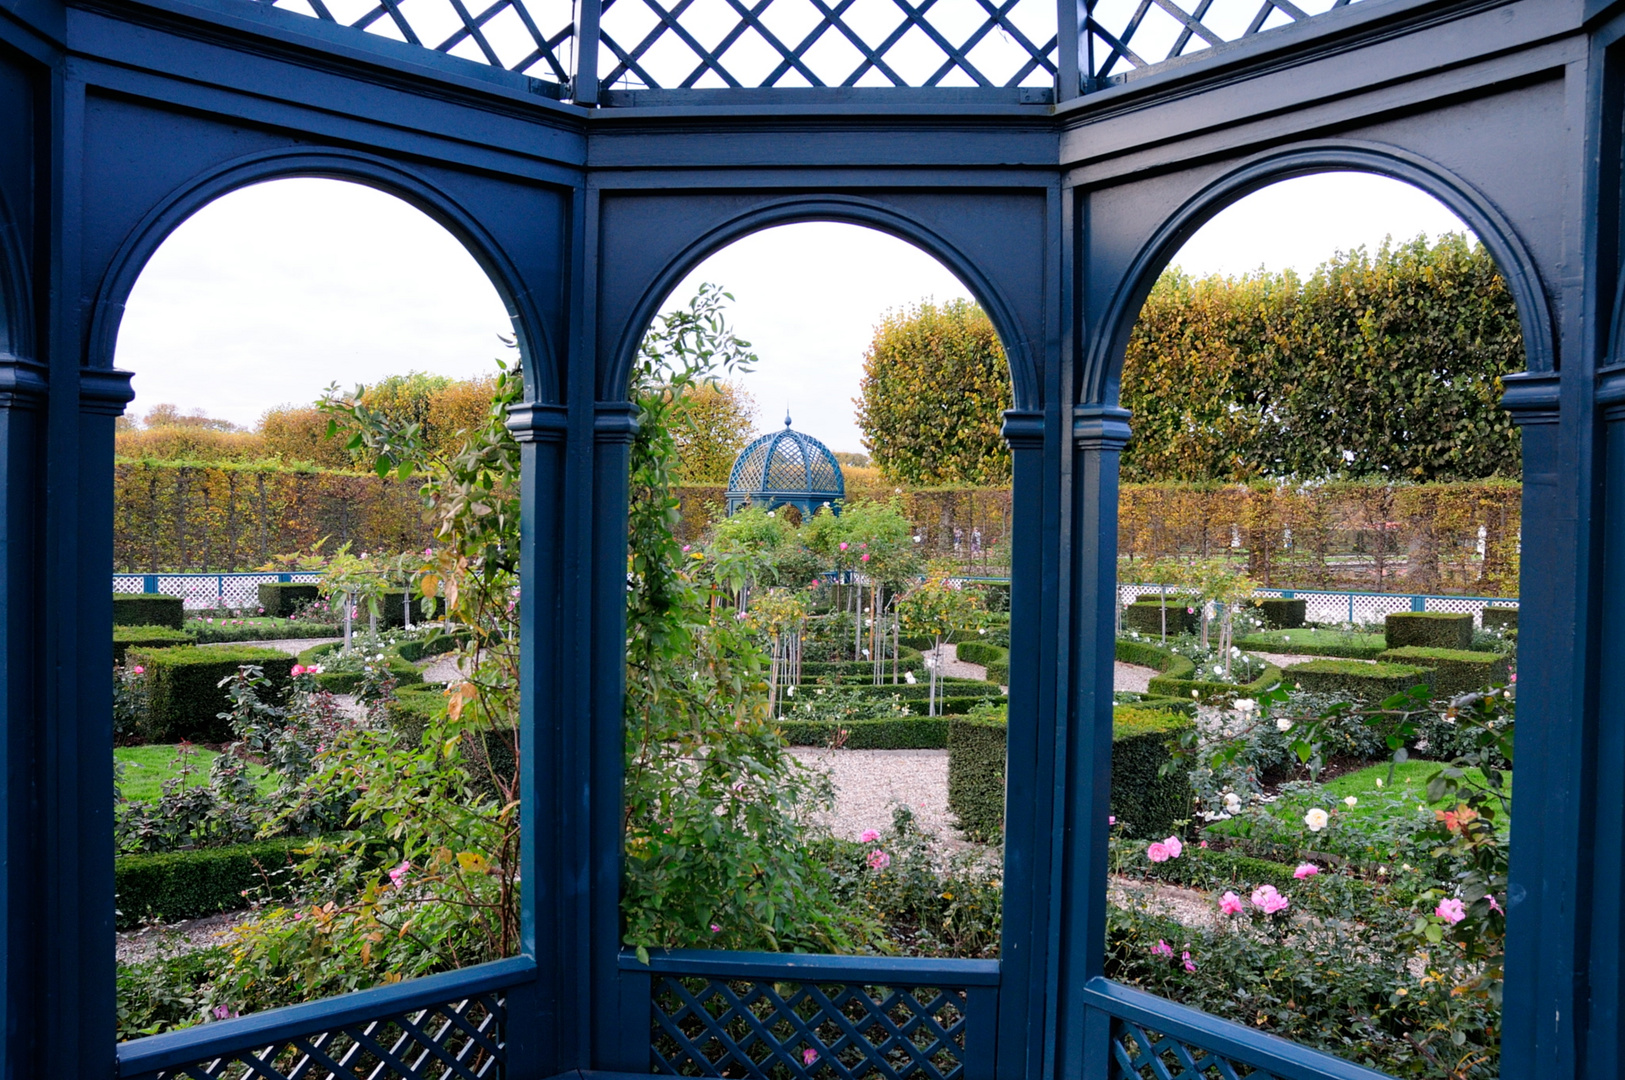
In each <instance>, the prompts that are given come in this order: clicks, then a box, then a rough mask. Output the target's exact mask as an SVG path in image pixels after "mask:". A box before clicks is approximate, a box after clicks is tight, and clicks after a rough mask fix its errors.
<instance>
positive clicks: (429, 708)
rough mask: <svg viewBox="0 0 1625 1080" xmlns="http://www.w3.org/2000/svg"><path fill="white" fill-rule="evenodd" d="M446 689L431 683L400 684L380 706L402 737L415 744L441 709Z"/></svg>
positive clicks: (444, 703) (443, 706)
mask: <svg viewBox="0 0 1625 1080" xmlns="http://www.w3.org/2000/svg"><path fill="white" fill-rule="evenodd" d="M445 707H446V688H445V687H443V686H439V685H436V684H434V683H417V684H414V685H412V686H403V687H401V688H400V689H398V690H397V691H396V692H395V698H394V700H393V701H390V702H388V703H387V704H386V705H385V706H384V719H385V722H386V723H388V724H389V726H390V728H391V729H393V730H394V731H395V732H396V733H398V734H399V735H400V737H401V738H402V739H404V740H405V741H406V742H408V743H410V744H411V745H413V746H416V745H417V744H418V743H419V742H420V741H421V740H422V738H423V732H424V730H425V729H427V728H428V726H429V724H430V723H432V722H433V721H434V720H435V719H436V718H437V717H438V716H439V715H440V714H441V713H442V712H443V711H444V709H445Z"/></svg>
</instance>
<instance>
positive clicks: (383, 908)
mask: <svg viewBox="0 0 1625 1080" xmlns="http://www.w3.org/2000/svg"><path fill="white" fill-rule="evenodd" d="M124 308H125V311H124V314H123V317H122V320H121V321H120V322H119V325H118V342H117V351H116V356H115V357H114V358H113V359H114V360H115V362H116V364H117V365H118V366H119V367H120V368H122V369H124V370H128V371H131V372H133V373H134V378H133V384H134V391H135V402H134V404H133V406H132V408H131V409H130V410H129V413H128V415H127V416H126V417H122V418H120V420H119V422H118V430H117V432H116V435H115V455H116V456H115V460H114V462H112V463H111V465H112V469H113V472H114V483H113V490H114V512H113V520H114V537H113V544H112V548H113V553H114V562H115V574H114V576H113V583H112V584H113V592H114V603H113V608H114V626H113V628H112V640H113V650H114V663H115V667H114V679H113V707H112V722H111V725H110V733H111V734H112V736H113V740H114V747H113V751H112V752H113V755H114V759H115V763H116V764H115V766H114V769H115V781H116V790H117V798H116V802H115V812H114V814H113V818H114V821H115V836H114V843H113V846H114V848H115V852H116V863H115V881H116V890H117V899H116V906H117V928H118V941H117V946H116V948H117V957H118V970H119V977H118V987H119V990H118V993H119V999H118V1025H119V1029H118V1034H119V1038H120V1039H130V1038H135V1037H139V1036H142V1035H149V1034H155V1033H158V1032H162V1031H165V1030H170V1029H173V1028H176V1027H181V1026H189V1025H191V1024H195V1023H211V1022H218V1021H223V1020H229V1019H231V1018H234V1017H237V1016H240V1015H243V1014H247V1013H250V1012H260V1011H263V1010H266V1009H271V1008H275V1007H278V1006H283V1005H289V1004H294V1003H297V1002H302V1001H307V1000H313V999H316V998H322V997H327V996H331V995H335V994H339V993H344V992H347V991H351V990H361V989H366V988H369V987H373V986H379V985H384V984H389V983H395V982H399V981H402V980H405V979H411V978H415V977H419V976H424V975H429V974H433V973H435V972H438V971H444V970H449V969H454V968H464V967H468V966H471V965H474V964H479V963H482V962H485V961H490V960H495V959H499V958H502V957H507V956H513V955H516V954H517V952H518V950H519V948H520V926H521V923H522V922H523V921H524V916H523V911H522V903H521V894H520V874H519V857H520V850H521V847H522V845H521V843H520V829H521V822H520V821H519V817H518V792H519V786H520V782H521V778H520V775H519V771H518V762H519V754H518V727H517V723H518V714H519V681H518V666H519V659H518V649H519V633H518V621H517V620H518V610H519V604H520V601H521V596H520V588H519V586H520V566H519V563H518V555H517V552H518V548H519V545H518V535H519V479H520V478H519V464H518V463H519V451H518V447H517V444H515V443H514V441H513V437H512V436H511V435H510V434H509V432H508V431H507V429H506V427H505V426H504V421H505V420H506V419H507V406H508V405H509V404H511V403H514V402H519V401H522V400H524V392H523V391H524V386H523V384H524V378H523V373H522V371H521V365H520V363H519V357H518V350H517V347H516V345H515V327H514V324H513V322H512V321H511V319H510V316H509V308H508V305H507V304H506V303H505V302H504V300H503V298H502V296H501V295H500V294H499V292H498V289H497V287H496V286H494V284H493V282H492V280H491V278H490V277H489V276H487V273H486V271H485V270H483V269H482V268H481V265H480V263H479V262H478V261H476V259H475V257H474V256H473V255H472V254H471V253H470V251H469V249H468V248H467V247H465V246H464V244H463V243H462V242H460V241H459V240H458V238H457V237H455V236H453V235H452V233H451V232H449V231H448V230H447V229H446V228H445V227H444V226H442V225H441V224H440V223H438V222H437V221H435V220H434V219H432V218H431V217H430V216H428V215H427V214H426V213H424V212H423V211H422V210H420V209H418V208H417V207H416V206H414V205H412V204H411V203H409V202H407V201H404V200H403V199H402V198H398V197H396V196H394V195H392V194H388V193H386V192H384V191H382V190H379V189H378V188H375V187H371V186H364V185H362V184H360V183H351V182H345V181H340V180H334V179H325V178H323V179H318V178H288V179H276V180H272V181H269V182H264V183H256V184H253V185H251V186H246V187H240V188H237V189H234V190H231V191H229V192H227V193H225V194H223V195H221V196H219V197H218V198H216V199H214V200H213V201H211V202H209V203H208V204H207V205H205V206H203V207H202V208H200V209H198V210H196V211H195V212H193V213H192V214H190V215H189V216H188V217H187V218H186V219H185V220H184V221H183V222H181V223H180V224H179V225H178V226H177V227H175V228H174V229H173V231H171V232H170V233H169V234H168V235H167V237H166V238H165V239H164V240H163V243H162V244H161V245H160V246H158V247H157V249H156V250H155V251H153V252H152V253H151V255H150V257H148V258H147V259H146V261H145V263H144V265H142V266H141V267H140V277H139V279H138V280H136V281H135V283H134V285H133V288H132V289H131V291H130V294H129V298H128V301H127V302H126V304H125V305H124ZM475 489H477V490H478V492H479V495H478V496H477V498H476V499H475V500H470V499H468V498H466V497H465V496H466V494H467V492H468V491H470V490H475ZM473 501H477V502H478V503H479V505H478V507H474V506H471V505H470V504H471V502H473ZM524 826H525V827H530V823H528V822H527V823H524ZM437 1008H438V1007H437ZM471 1008H472V1009H473V1012H465V1013H464V1014H462V1015H461V1018H460V1019H459V1020H457V1021H456V1022H455V1023H452V1025H451V1027H449V1028H447V1029H446V1031H440V1028H441V1025H442V1024H443V1023H445V1022H449V1021H450V1020H451V1017H450V1016H449V1015H448V1016H445V1017H442V1018H441V1019H435V1016H434V1015H426V1016H425V1017H423V1018H422V1019H423V1024H424V1027H423V1029H422V1030H421V1031H419V1032H417V1033H415V1034H414V1032H412V1031H409V1030H407V1029H406V1028H404V1027H401V1026H400V1025H398V1024H397V1025H393V1026H389V1025H386V1027H385V1028H380V1029H379V1030H378V1031H377V1032H375V1033H374V1037H375V1038H377V1039H378V1040H379V1042H380V1044H381V1045H385V1046H390V1047H392V1048H393V1049H392V1052H395V1053H401V1054H403V1055H404V1056H406V1057H411V1056H414V1055H417V1054H420V1053H424V1052H427V1051H426V1049H425V1044H424V1042H423V1040H424V1039H429V1038H433V1039H437V1040H438V1041H439V1043H440V1048H441V1050H446V1051H450V1052H454V1053H465V1058H464V1060H466V1061H468V1062H470V1063H471V1067H472V1066H473V1065H474V1064H475V1063H477V1062H479V1061H481V1060H484V1059H485V1058H486V1057H488V1054H487V1052H486V1051H485V1050H482V1049H481V1048H480V1047H479V1046H478V1045H476V1044H475V1042H472V1041H470V1036H469V1035H468V1032H470V1031H476V1030H478V1029H479V1025H480V1024H481V1023H483V1022H485V1020H488V1019H489V1017H482V1015H481V1013H480V1010H481V1009H483V1008H484V1006H483V1005H480V1004H478V1003H474V1004H473V1005H472V1006H471ZM430 1012H431V1014H433V1013H434V1010H433V1009H431V1010H430ZM459 1025H462V1026H459ZM436 1031H440V1034H439V1035H432V1034H425V1033H433V1032H436ZM447 1031H449V1032H451V1034H449V1035H447V1034H446V1032H447ZM442 1036H443V1037H442ZM397 1040H400V1042H399V1044H398V1045H397ZM447 1040H449V1041H447ZM319 1041H320V1042H321V1048H322V1051H323V1052H324V1053H326V1054H328V1055H330V1056H332V1057H333V1058H335V1059H340V1058H345V1059H347V1060H351V1062H352V1064H351V1067H352V1068H362V1069H366V1068H370V1067H372V1066H371V1065H369V1064H367V1062H368V1061H372V1062H374V1063H376V1062H377V1061H378V1060H381V1059H379V1058H378V1057H377V1055H376V1054H375V1052H374V1050H373V1049H369V1048H368V1047H366V1046H364V1045H363V1044H362V1043H360V1042H357V1041H356V1040H355V1039H354V1038H353V1037H352V1036H351V1035H350V1034H348V1033H344V1032H334V1033H330V1034H325V1035H322V1036H321V1037H320V1040H319ZM297 1053H298V1051H297V1050H296V1049H295V1048H293V1047H282V1048H279V1049H277V1048H274V1049H273V1050H272V1051H271V1054H272V1057H271V1058H270V1059H267V1060H265V1061H264V1062H262V1064H263V1065H265V1066H266V1067H271V1068H274V1069H281V1070H284V1071H287V1070H289V1069H290V1068H291V1067H292V1063H293V1057H292V1055H296V1054H297ZM278 1055H281V1056H278ZM380 1067H382V1066H380ZM484 1067H485V1066H484V1065H479V1066H478V1068H479V1069H483V1068H484Z"/></svg>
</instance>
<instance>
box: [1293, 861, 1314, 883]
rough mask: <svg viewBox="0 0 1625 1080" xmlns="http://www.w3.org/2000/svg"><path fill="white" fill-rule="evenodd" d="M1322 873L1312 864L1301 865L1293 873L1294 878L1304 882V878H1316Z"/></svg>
mask: <svg viewBox="0 0 1625 1080" xmlns="http://www.w3.org/2000/svg"><path fill="white" fill-rule="evenodd" d="M1318 873H1320V867H1318V866H1316V865H1315V864H1314V863H1312V862H1306V863H1299V864H1298V868H1297V869H1296V870H1294V871H1292V876H1293V877H1295V878H1297V879H1298V880H1299V881H1302V880H1303V879H1304V878H1309V877H1314V876H1315V875H1316V874H1318Z"/></svg>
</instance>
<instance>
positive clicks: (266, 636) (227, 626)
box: [186, 619, 344, 645]
mask: <svg viewBox="0 0 1625 1080" xmlns="http://www.w3.org/2000/svg"><path fill="white" fill-rule="evenodd" d="M186 628H187V632H188V633H192V634H196V635H197V641H198V644H199V645H217V644H221V643H223V642H236V641H275V640H284V641H285V640H291V639H295V638H333V637H338V636H339V635H340V634H342V633H344V627H343V626H341V625H339V624H338V623H313V622H288V621H287V620H283V621H281V622H278V623H275V624H274V625H271V626H267V625H266V624H264V623H260V624H258V625H255V624H254V623H245V624H244V625H242V626H236V625H234V624H232V623H228V622H227V621H226V620H224V619H217V620H216V621H214V622H206V621H203V622H200V621H199V620H197V619H188V620H187V623H186Z"/></svg>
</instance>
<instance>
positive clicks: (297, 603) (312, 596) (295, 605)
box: [260, 581, 321, 619]
mask: <svg viewBox="0 0 1625 1080" xmlns="http://www.w3.org/2000/svg"><path fill="white" fill-rule="evenodd" d="M320 598H321V592H320V590H319V589H318V588H317V587H316V586H315V585H314V584H311V583H308V582H295V581H265V582H261V583H260V607H262V608H264V609H265V614H267V615H269V616H270V617H271V618H273V619H287V618H292V617H293V614H294V612H296V611H298V610H299V609H300V608H302V607H304V606H305V605H306V604H313V603H315V602H316V601H317V600H318V599H320Z"/></svg>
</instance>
